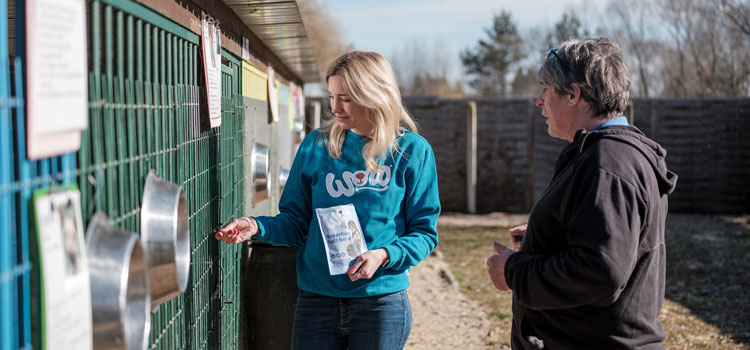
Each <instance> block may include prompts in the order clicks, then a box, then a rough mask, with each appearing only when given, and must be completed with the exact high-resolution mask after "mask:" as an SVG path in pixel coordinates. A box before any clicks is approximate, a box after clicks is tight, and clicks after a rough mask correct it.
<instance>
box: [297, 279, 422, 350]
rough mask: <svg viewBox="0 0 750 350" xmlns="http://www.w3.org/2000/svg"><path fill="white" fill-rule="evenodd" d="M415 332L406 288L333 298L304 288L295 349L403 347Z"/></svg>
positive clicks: (300, 295) (298, 300) (354, 349)
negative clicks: (397, 290)
mask: <svg viewBox="0 0 750 350" xmlns="http://www.w3.org/2000/svg"><path fill="white" fill-rule="evenodd" d="M409 332H411V305H410V304H409V297H408V296H407V295H406V291H405V290H404V291H400V292H396V293H392V294H386V295H378V296H374V297H366V298H333V297H327V296H324V295H319V294H313V293H309V292H305V291H300V293H299V297H297V309H296V310H295V313H294V330H293V331H292V349H309V350H326V349H352V350H360V349H381V350H393V349H403V348H404V345H405V344H406V339H407V338H409Z"/></svg>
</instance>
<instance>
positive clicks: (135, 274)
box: [86, 213, 151, 350]
mask: <svg viewBox="0 0 750 350" xmlns="http://www.w3.org/2000/svg"><path fill="white" fill-rule="evenodd" d="M86 247H87V250H88V264H89V277H90V279H91V311H92V322H93V326H94V327H93V338H94V339H93V341H94V349H126V350H131V349H145V348H146V347H147V346H148V332H149V329H150V328H151V326H150V324H151V313H150V310H149V306H150V304H151V296H150V295H149V285H148V284H149V280H148V269H147V268H146V257H145V254H144V252H143V248H142V246H141V244H140V242H139V241H138V237H137V236H136V235H134V234H132V233H130V232H126V231H122V230H120V229H117V228H114V227H110V226H109V218H107V215H105V214H103V213H96V214H95V215H94V217H93V218H92V219H91V221H90V222H89V226H88V229H87V230H86Z"/></svg>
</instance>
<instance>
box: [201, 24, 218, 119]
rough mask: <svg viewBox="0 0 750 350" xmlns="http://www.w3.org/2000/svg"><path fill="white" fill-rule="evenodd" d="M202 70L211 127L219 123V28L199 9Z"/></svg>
mask: <svg viewBox="0 0 750 350" xmlns="http://www.w3.org/2000/svg"><path fill="white" fill-rule="evenodd" d="M201 44H202V45H203V50H202V52H203V72H204V75H205V76H206V95H207V96H208V118H209V122H210V124H211V127H212V128H215V127H217V126H220V125H221V30H220V28H219V22H218V21H216V20H215V19H214V18H213V17H211V16H209V15H207V14H206V13H205V12H203V11H201Z"/></svg>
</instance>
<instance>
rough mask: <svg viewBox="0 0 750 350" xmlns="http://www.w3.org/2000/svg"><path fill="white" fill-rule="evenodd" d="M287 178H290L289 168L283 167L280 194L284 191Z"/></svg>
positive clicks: (280, 175) (280, 176)
mask: <svg viewBox="0 0 750 350" xmlns="http://www.w3.org/2000/svg"><path fill="white" fill-rule="evenodd" d="M287 179H289V169H287V168H281V171H280V172H279V194H281V193H284V187H286V180H287Z"/></svg>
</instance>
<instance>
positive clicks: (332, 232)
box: [315, 204, 367, 276]
mask: <svg viewBox="0 0 750 350" xmlns="http://www.w3.org/2000/svg"><path fill="white" fill-rule="evenodd" d="M315 214H316V215H317V216H318V224H319V225H320V233H321V234H322V235H323V243H324V245H325V247H326V255H327V256H328V272H330V274H331V276H333V275H342V274H345V273H346V272H347V270H348V269H349V267H350V266H351V265H352V264H353V263H354V260H356V259H357V257H358V256H360V255H362V253H364V252H366V251H367V243H365V238H364V235H363V234H362V227H360V226H359V218H358V217H357V211H356V210H355V209H354V206H353V205H351V204H347V205H339V206H335V207H330V208H319V209H315Z"/></svg>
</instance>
